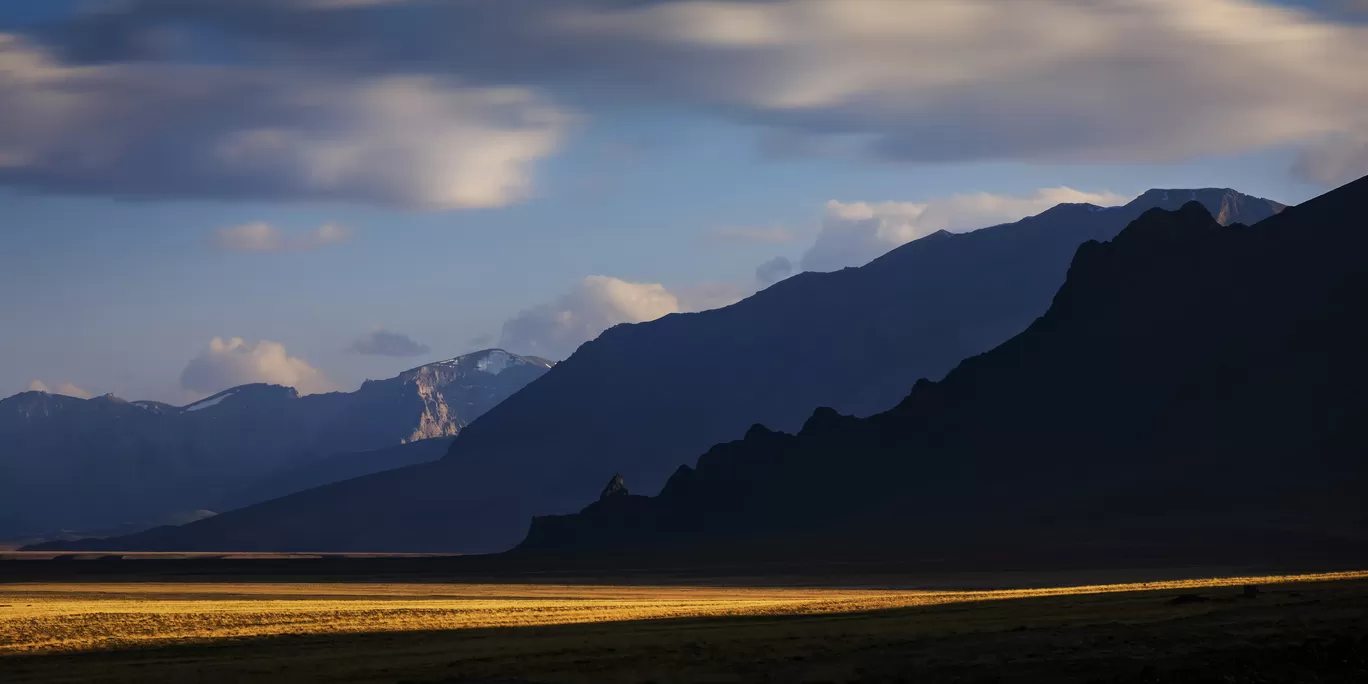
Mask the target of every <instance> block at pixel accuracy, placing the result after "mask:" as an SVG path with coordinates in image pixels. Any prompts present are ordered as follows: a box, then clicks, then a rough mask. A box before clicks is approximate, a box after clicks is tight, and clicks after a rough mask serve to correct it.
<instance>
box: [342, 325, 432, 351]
mask: <svg viewBox="0 0 1368 684" xmlns="http://www.w3.org/2000/svg"><path fill="white" fill-rule="evenodd" d="M348 349H350V350H351V351H354V352H356V353H358V354H367V355H370V356H394V357H406V356H420V355H423V354H427V353H428V352H431V351H432V349H431V348H429V347H428V346H427V345H426V344H419V343H417V342H414V341H413V339H412V338H410V337H409V336H408V335H402V334H400V333H396V332H390V331H388V330H376V331H374V332H372V333H370V334H368V335H366V336H365V337H362V338H361V339H359V340H357V341H355V342H353V343H352V345H351V346H350V347H348Z"/></svg>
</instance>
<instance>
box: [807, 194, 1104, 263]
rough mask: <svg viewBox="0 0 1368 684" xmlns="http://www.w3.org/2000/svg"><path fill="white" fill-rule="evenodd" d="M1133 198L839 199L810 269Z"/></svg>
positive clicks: (831, 205) (831, 206) (811, 254)
mask: <svg viewBox="0 0 1368 684" xmlns="http://www.w3.org/2000/svg"><path fill="white" fill-rule="evenodd" d="M1127 199H1129V198H1127V197H1123V196H1120V195H1116V194H1113V193H1110V192H1100V193H1090V192H1082V191H1079V190H1074V189H1072V188H1063V187H1061V188H1044V189H1041V190H1037V191H1036V192H1035V193H1034V194H1032V195H1030V196H1026V197H1013V196H1008V195H994V194H990V193H986V192H980V193H974V194H966V195H952V196H950V197H943V198H939V199H933V200H930V201H927V202H881V203H875V204H871V203H867V202H849V203H847V202H839V201H836V200H831V201H829V202H827V205H826V217H825V218H824V219H823V221H822V230H821V232H820V233H818V234H817V240H816V242H815V243H814V244H813V245H812V247H811V248H809V249H808V251H807V252H806V253H804V254H803V258H802V262H801V263H802V268H803V270H805V271H834V270H837V269H840V268H844V267H846V266H860V265H863V264H865V263H868V262H869V261H870V260H872V259H874V258H875V257H878V256H881V255H883V254H884V253H886V252H888V251H889V250H891V249H893V248H894V247H897V246H899V245H902V244H906V243H908V242H911V241H913V240H916V239H918V238H922V237H926V236H927V235H930V234H932V233H935V232H937V231H941V230H946V231H950V232H954V233H958V232H965V231H969V230H974V229H977V228H985V227H987V226H991V225H996V224H999V223H1007V222H1010V221H1015V220H1017V219H1020V218H1023V217H1025V216H1030V215H1032V214H1037V213H1040V212H1042V211H1044V210H1046V209H1049V208H1050V207H1052V206H1054V205H1056V204H1061V203H1065V202H1086V203H1089V204H1096V205H1099V206H1112V205H1116V204H1122V203H1124V202H1125V201H1126V200H1127Z"/></svg>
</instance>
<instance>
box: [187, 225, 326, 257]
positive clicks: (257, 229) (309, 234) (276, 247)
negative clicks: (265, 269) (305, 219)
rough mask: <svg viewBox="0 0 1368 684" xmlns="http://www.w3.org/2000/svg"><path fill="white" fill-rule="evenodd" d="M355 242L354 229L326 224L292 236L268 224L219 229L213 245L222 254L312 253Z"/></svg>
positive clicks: (215, 233) (212, 242)
mask: <svg viewBox="0 0 1368 684" xmlns="http://www.w3.org/2000/svg"><path fill="white" fill-rule="evenodd" d="M349 239H351V229H349V228H347V227H346V226H342V225H338V224H336V223H325V224H323V225H321V226H319V227H317V228H315V229H313V230H310V231H306V232H303V233H297V234H289V233H286V232H284V231H282V230H280V229H279V228H277V227H275V226H273V225H271V224H269V223H266V222H264V221H253V222H252V223H244V224H242V225H240V226H228V227H224V228H219V229H218V230H216V231H214V234H213V235H212V236H211V237H210V239H209V244H210V245H211V246H212V247H213V248H214V249H217V250H219V251H221V252H256V253H271V252H308V251H312V250H315V249H321V248H323V247H327V246H328V245H335V244H338V243H342V242H346V241H347V240H349Z"/></svg>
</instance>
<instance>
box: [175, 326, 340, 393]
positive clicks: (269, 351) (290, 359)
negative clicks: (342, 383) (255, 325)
mask: <svg viewBox="0 0 1368 684" xmlns="http://www.w3.org/2000/svg"><path fill="white" fill-rule="evenodd" d="M258 382H261V383H268V384H272V385H286V386H288V387H293V388H295V389H297V390H299V393H300V394H318V393H321V392H331V391H333V390H335V389H337V388H336V386H335V385H333V383H332V382H331V381H329V380H328V379H327V378H326V377H325V376H324V375H323V373H322V371H319V370H318V369H317V368H314V367H313V366H310V365H309V363H308V362H307V361H305V360H304V359H301V358H299V357H297V356H290V355H289V354H288V353H286V350H285V345H283V344H281V343H279V342H271V341H269V340H261V341H259V342H257V343H255V344H248V343H247V342H246V341H245V340H243V339H242V338H241V337H234V338H232V339H228V340H225V339H223V338H220V337H215V338H214V339H212V340H210V341H209V348H208V349H205V350H204V351H203V352H202V353H201V354H200V355H199V356H197V357H195V358H194V359H192V360H191V361H190V363H189V364H188V365H187V366H186V367H185V370H184V371H182V372H181V379H180V383H181V387H183V388H185V389H187V390H190V391H192V392H200V393H203V394H214V393H216V392H221V391H223V390H225V389H228V388H230V387H235V386H237V385H246V384H251V383H258Z"/></svg>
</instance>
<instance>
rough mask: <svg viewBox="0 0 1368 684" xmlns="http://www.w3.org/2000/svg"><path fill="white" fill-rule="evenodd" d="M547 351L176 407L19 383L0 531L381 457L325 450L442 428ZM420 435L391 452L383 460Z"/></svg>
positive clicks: (253, 391) (86, 520) (234, 497)
mask: <svg viewBox="0 0 1368 684" xmlns="http://www.w3.org/2000/svg"><path fill="white" fill-rule="evenodd" d="M550 365H551V363H550V362H548V361H545V360H543V359H537V358H533V357H519V356H516V355H512V354H508V353H507V352H504V351H501V350H487V351H484V352H477V353H475V354H468V355H466V356H462V357H458V358H456V359H451V360H449V361H443V362H439V363H434V364H429V365H426V366H421V367H419V368H414V369H412V370H409V371H406V372H404V373H401V374H400V375H398V376H396V377H394V378H390V379H388V380H369V381H367V382H366V383H365V384H363V385H362V386H361V388H360V389H358V390H357V391H355V392H350V393H343V392H335V393H330V394H317V395H309V396H303V397H301V396H299V394H298V393H297V392H295V390H293V389H291V388H288V387H280V386H275V385H244V386H241V387H234V388H232V389H229V390H226V391H224V392H221V393H219V394H216V395H214V396H212V397H209V398H207V399H204V400H201V401H198V402H195V403H193V404H190V405H188V406H185V407H174V406H170V405H167V404H161V403H158V402H142V401H140V402H127V401H124V400H122V399H119V398H117V397H113V396H105V397H97V398H94V399H89V400H83V399H76V398H74V397H66V396H59V395H53V394H47V393H43V392H25V393H23V394H19V395H16V396H13V397H10V398H8V399H4V400H0V538H5V537H20V536H26V535H33V534H50V533H52V532H53V531H56V530H61V529H74V530H81V529H86V530H89V529H100V528H115V527H118V526H121V525H134V526H136V525H137V524H138V523H140V522H142V521H155V520H161V519H165V518H166V516H167V515H168V514H169V513H173V512H176V511H187V510H195V509H209V510H216V511H221V510H227V509H230V508H234V507H237V506H241V505H245V504H249V503H254V502H257V501H261V500H264V499H267V498H272V497H274V496H280V495H283V494H288V493H290V492H291V491H297V490H284V489H282V486H284V485H286V484H288V480H289V478H291V477H296V478H299V481H300V482H302V483H304V484H305V485H306V487H307V486H316V485H318V484H323V483H325V482H329V481H333V480H334V479H337V478H333V477H332V476H331V475H329V474H327V473H328V472H329V471H333V472H336V473H337V474H338V476H339V478H345V477H352V476H355V475H360V474H366V473H370V472H375V471H376V470H382V469H384V465H383V464H382V463H381V462H380V460H379V459H367V458H364V457H358V458H355V459H352V461H351V462H350V463H349V464H344V463H342V462H341V461H330V460H329V457H333V456H334V455H336V454H340V453H345V452H356V451H361V450H367V449H378V448H381V447H390V446H397V445H399V444H401V443H404V442H414V441H418V440H424V439H429V438H434V437H449V436H452V435H455V434H456V433H457V432H459V431H460V430H462V429H464V428H465V426H466V425H467V424H468V423H470V422H471V421H473V420H474V419H475V418H477V417H479V416H480V415H482V414H483V413H484V412H485V411H487V410H489V409H490V408H491V407H493V406H494V405H496V404H497V403H499V402H500V401H502V400H504V399H506V398H507V397H508V396H509V395H511V394H513V393H514V392H516V391H517V390H519V389H521V388H522V387H523V386H525V385H526V384H527V383H529V382H531V381H532V380H534V379H536V378H538V377H540V376H541V375H542V374H543V373H545V372H546V370H547V368H548V367H549V366H550ZM426 449H430V447H415V450H414V451H413V452H409V451H405V452H403V453H402V454H401V453H398V452H396V453H394V454H390V455H392V456H396V457H398V458H397V459H396V461H397V462H396V463H395V464H394V465H393V466H390V467H398V466H400V465H409V464H411V463H414V462H416V461H417V460H419V459H416V458H413V456H416V455H417V453H418V452H423V451H424V450H426ZM434 458H435V457H434ZM344 460H345V459H344ZM421 460H429V459H427V458H423V459H421ZM299 469H303V472H300V471H299ZM292 472H294V473H295V474H293V475H292V474H291V473H292ZM308 472H313V474H312V475H310V474H308ZM275 476H278V477H280V478H284V479H278V480H269V481H268V480H264V478H268V477H275ZM145 526H146V525H144V527H145Z"/></svg>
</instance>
